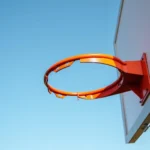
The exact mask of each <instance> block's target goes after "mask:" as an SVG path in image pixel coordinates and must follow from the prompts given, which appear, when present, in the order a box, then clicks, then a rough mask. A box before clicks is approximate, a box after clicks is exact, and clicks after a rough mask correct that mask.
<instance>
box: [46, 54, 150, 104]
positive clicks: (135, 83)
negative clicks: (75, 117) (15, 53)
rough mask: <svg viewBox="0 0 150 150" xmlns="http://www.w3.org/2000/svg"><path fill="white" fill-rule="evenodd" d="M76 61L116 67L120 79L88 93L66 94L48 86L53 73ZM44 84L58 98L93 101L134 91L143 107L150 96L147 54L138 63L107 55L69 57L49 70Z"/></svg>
mask: <svg viewBox="0 0 150 150" xmlns="http://www.w3.org/2000/svg"><path fill="white" fill-rule="evenodd" d="M76 60H80V62H81V63H100V64H105V65H109V66H112V67H115V68H117V69H118V71H119V72H120V77H119V78H118V79H117V80H116V81H115V82H113V83H112V84H110V85H109V86H106V87H104V88H100V89H97V90H92V91H86V92H66V91H63V90H59V89H56V88H54V87H52V86H51V85H49V84H48V75H49V74H50V73H51V72H53V71H54V72H58V71H60V70H62V69H64V68H67V67H69V66H71V65H72V64H73V62H74V61H76ZM44 83H45V85H46V87H47V88H48V91H49V93H52V92H53V93H55V95H56V96H57V97H58V98H64V97H65V96H77V97H78V98H82V99H86V100H93V99H97V98H102V97H106V96H110V95H114V94H120V93H123V92H127V91H133V92H134V93H135V94H136V95H137V96H138V97H139V98H140V99H141V100H140V103H141V105H143V104H144V103H145V101H146V99H147V97H148V95H149V94H150V77H149V71H148V66H147V59H146V54H145V53H144V54H143V56H142V59H141V60H138V61H122V60H120V59H119V58H117V57H115V56H111V55H106V54H82V55H77V56H73V57H69V58H66V59H64V60H61V61H59V62H57V63H56V64H54V65H52V66H51V67H50V68H49V69H48V70H47V72H46V73H45V75H44Z"/></svg>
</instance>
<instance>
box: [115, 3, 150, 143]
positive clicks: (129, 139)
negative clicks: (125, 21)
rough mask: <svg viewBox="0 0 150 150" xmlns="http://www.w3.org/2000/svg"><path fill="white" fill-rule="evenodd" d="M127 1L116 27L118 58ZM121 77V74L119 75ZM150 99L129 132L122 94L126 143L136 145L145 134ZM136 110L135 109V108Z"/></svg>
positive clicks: (149, 118)
mask: <svg viewBox="0 0 150 150" xmlns="http://www.w3.org/2000/svg"><path fill="white" fill-rule="evenodd" d="M125 2H126V1H125V0H121V3H120V10H119V15H118V22H117V27H116V32H115V37H114V49H115V55H116V56H117V57H120V56H118V53H117V46H116V43H117V39H118V34H119V29H120V24H121V19H122V13H123V9H124V5H125ZM118 75H119V74H118ZM149 99H150V97H148V100H147V101H146V103H145V105H143V106H142V107H143V109H142V111H141V112H140V114H139V116H138V117H137V119H136V120H135V122H134V124H133V125H132V127H131V129H130V130H129V131H128V128H127V121H128V120H127V118H126V111H127V110H126V109H125V103H124V102H125V99H124V94H120V101H121V110H122V118H123V125H124V134H125V140H126V143H134V142H136V140H137V139H138V138H139V137H140V136H141V135H142V133H143V132H145V130H146V128H147V126H148V124H149V123H150V100H149ZM133 110H134V108H133Z"/></svg>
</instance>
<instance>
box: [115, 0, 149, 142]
mask: <svg viewBox="0 0 150 150" xmlns="http://www.w3.org/2000/svg"><path fill="white" fill-rule="evenodd" d="M114 47H115V54H116V56H117V57H119V58H120V59H122V60H124V61H127V60H140V59H141V57H142V54H143V53H144V52H145V53H146V54H147V58H148V65H149V66H148V67H149V69H150V0H122V1H121V6H120V12H119V16H118V23H117V29H116V35H115V39H114ZM139 101H140V99H139V98H138V97H137V96H136V95H135V94H134V93H133V92H127V93H123V94H121V108H122V116H123V123H124V129H125V139H126V142H127V143H134V142H135V141H136V140H137V139H138V138H139V137H140V136H141V135H142V133H144V128H145V127H146V123H150V97H149V98H148V100H147V101H146V103H145V104H144V106H141V105H140V103H139Z"/></svg>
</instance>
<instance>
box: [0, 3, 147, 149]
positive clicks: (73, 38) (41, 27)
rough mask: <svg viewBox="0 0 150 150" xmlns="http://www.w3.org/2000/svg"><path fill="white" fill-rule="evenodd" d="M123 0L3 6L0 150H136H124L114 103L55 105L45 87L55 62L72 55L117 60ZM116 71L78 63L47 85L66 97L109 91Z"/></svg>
mask: <svg viewBox="0 0 150 150" xmlns="http://www.w3.org/2000/svg"><path fill="white" fill-rule="evenodd" d="M119 4H120V0H113V1H111V0H76V1H70V0H55V1H52V0H42V1H41V0H26V1H20V0H14V1H11V0H5V1H0V20H1V23H0V52H1V55H0V68H1V75H0V77H1V78H0V81H1V84H0V89H1V94H0V120H1V123H0V149H1V150H43V149H44V150H50V149H52V150H77V149H78V150H84V149H86V150H99V149H108V150H110V149H115V150H120V149H122V150H141V149H143V148H145V149H146V148H148V146H149V144H148V142H149V140H148V134H149V132H147V133H145V134H144V135H143V136H142V137H141V138H140V139H139V140H138V141H137V143H136V144H130V145H127V144H125V140H124V130H123V123H122V114H121V108H120V100H119V96H118V95H117V96H112V97H107V98H102V99H99V100H96V101H84V100H79V101H78V100H77V98H76V97H66V98H65V99H64V100H62V99H58V98H56V97H55V95H54V94H52V95H49V93H48V92H47V89H46V87H45V86H44V83H43V76H44V73H45V71H46V70H47V69H48V68H49V67H50V66H51V65H52V64H54V63H55V62H57V61H59V60H61V59H63V58H66V57H69V56H73V55H77V54H84V53H105V54H111V55H114V48H113V39H114V34H115V28H116V23H117V16H118V11H119ZM116 78H117V75H116V70H115V69H114V68H110V67H107V66H103V65H96V64H79V62H76V63H75V64H73V66H71V67H70V68H67V69H65V70H63V71H61V72H59V73H57V74H55V73H53V74H52V76H51V78H50V81H51V84H52V85H53V86H55V87H57V88H60V89H64V90H70V91H83V90H91V89H96V88H99V87H103V86H106V85H108V84H110V83H111V82H113V81H114V80H115V79H116Z"/></svg>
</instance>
